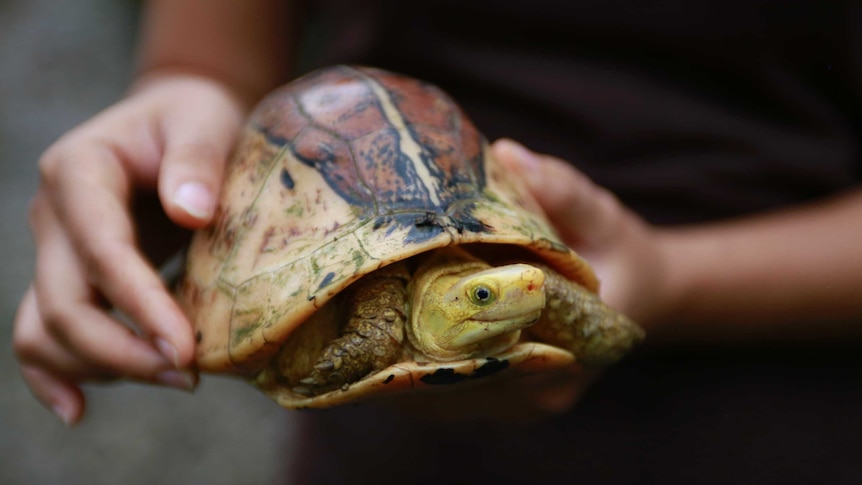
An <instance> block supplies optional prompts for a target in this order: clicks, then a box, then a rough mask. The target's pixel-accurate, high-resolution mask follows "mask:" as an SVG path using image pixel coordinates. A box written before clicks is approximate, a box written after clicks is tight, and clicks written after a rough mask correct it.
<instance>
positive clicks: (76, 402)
mask: <svg viewBox="0 0 862 485" xmlns="http://www.w3.org/2000/svg"><path fill="white" fill-rule="evenodd" d="M39 320H40V319H39V312H38V309H37V307H36V296H35V293H34V291H33V287H32V286H31V287H30V288H29V289H28V290H27V293H26V294H25V295H24V298H23V299H22V300H21V305H20V306H19V307H18V312H17V313H16V314H15V321H14V326H13V329H14V330H13V335H12V342H13V344H14V347H15V354H16V355H17V356H18V359H19V360H20V361H21V375H22V376H23V377H24V382H25V383H26V384H27V386H28V387H29V388H30V392H31V393H32V394H33V396H34V397H36V399H37V400H39V401H40V402H41V403H42V404H43V405H44V406H45V407H47V408H48V409H50V410H51V411H52V412H53V413H54V414H55V415H57V417H58V418H60V420H62V421H63V423H65V424H66V426H71V425H73V424H75V423H76V422H78V420H80V418H81V416H82V415H83V412H84V402H85V401H84V394H83V393H82V392H81V390H80V389H79V388H78V387H77V386H75V385H74V384H71V383H69V382H66V381H64V380H63V379H60V378H59V377H57V376H56V375H54V374H52V373H51V372H49V371H46V370H42V369H40V368H39V367H38V366H36V365H33V361H34V357H35V355H36V354H37V353H39V352H40V351H41V350H42V349H43V346H44V345H45V339H42V338H40V337H39V335H38V332H37V331H34V330H36V329H37V328H38V327H39V323H40V321H39ZM49 345H54V344H53V343H51V344H49ZM67 363H68V361H67Z"/></svg>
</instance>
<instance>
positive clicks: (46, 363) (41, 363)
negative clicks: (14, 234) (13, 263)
mask: <svg viewBox="0 0 862 485" xmlns="http://www.w3.org/2000/svg"><path fill="white" fill-rule="evenodd" d="M117 325H118V324H117ZM14 328H15V330H14V335H13V342H14V345H15V351H16V354H17V356H18V359H19V361H21V363H22V366H26V367H32V368H36V369H39V370H41V371H42V373H47V374H50V375H51V376H53V377H54V378H55V379H54V380H61V381H62V382H64V383H65V385H67V386H72V387H74V388H75V389H77V387H75V386H73V385H72V384H71V383H74V382H80V381H83V380H91V381H93V380H105V379H111V378H116V377H119V376H124V377H131V378H134V379H136V380H139V381H142V382H149V383H157V384H163V385H168V386H171V387H175V388H178V389H182V390H191V389H192V388H193V387H194V385H195V383H196V382H197V376H196V375H193V374H191V373H188V372H185V373H184V372H180V371H175V370H172V369H170V364H169V363H168V362H167V361H166V360H165V359H164V358H163V357H162V356H161V355H160V354H158V353H155V351H154V350H153V349H152V348H151V347H147V348H145V352H146V353H148V354H150V356H151V357H150V358H149V360H151V361H152V362H150V367H152V369H148V368H146V366H145V365H144V366H143V367H144V369H143V370H142V371H141V372H139V373H138V372H135V367H128V363H129V362H128V361H127V359H129V358H132V359H141V357H140V356H138V355H136V352H134V351H132V352H129V351H127V350H124V349H123V342H122V341H119V342H118V341H116V340H117V339H114V341H112V342H111V346H112V347H113V346H115V347H119V351H120V352H126V354H125V355H124V357H123V359H124V360H122V361H121V362H119V365H117V364H116V363H114V364H112V363H111V361H110V360H106V359H102V358H98V356H97V357H96V358H93V357H92V356H91V355H89V354H88V353H73V352H72V351H70V350H69V349H68V348H67V347H64V346H63V345H61V344H60V343H59V342H58V340H57V338H55V336H54V335H51V334H50V333H49V332H48V331H47V330H46V328H45V321H44V320H43V319H42V316H41V313H40V311H39V308H38V305H37V300H36V294H35V290H34V289H33V288H32V287H31V288H30V289H29V290H28V291H27V294H26V295H25V296H24V298H23V299H22V302H21V305H20V307H19V311H18V314H17V315H16V319H15V327H14ZM125 333H126V334H129V335H131V332H128V331H126V332H125ZM107 337H108V338H110V335H108V336H107ZM65 340H66V339H63V341H65ZM136 344H137V345H141V344H143V342H140V341H139V342H136ZM73 350H77V349H75V348H74V347H73ZM87 350H90V349H87ZM147 359H148V357H146V356H145V357H143V359H142V361H146V360H147ZM132 362H133V363H135V364H138V363H139V362H138V361H137V360H133V361H132ZM142 363H143V364H146V362H142ZM127 369H130V370H131V372H130V373H129V372H127ZM41 381H44V385H45V386H48V385H51V384H52V382H53V380H52V379H48V378H41V379H40V382H41ZM68 414H69V413H66V414H65V415H64V416H68Z"/></svg>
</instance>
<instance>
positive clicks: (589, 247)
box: [495, 141, 862, 342]
mask: <svg viewBox="0 0 862 485" xmlns="http://www.w3.org/2000/svg"><path fill="white" fill-rule="evenodd" d="M495 153H496V154H497V156H498V157H499V158H500V159H501V160H503V161H504V162H506V163H509V164H510V165H511V166H512V167H513V169H515V170H518V171H520V172H521V173H523V175H524V179H525V180H526V181H527V182H528V185H529V186H530V188H531V191H532V193H533V195H534V196H536V197H537V199H538V201H539V203H540V204H541V205H542V207H543V208H544V209H545V210H546V211H547V212H548V214H549V216H550V217H551V219H552V222H553V223H554V224H555V226H556V227H557V228H558V229H559V230H560V231H561V233H562V236H563V238H564V239H565V240H566V242H568V243H569V244H571V245H572V246H573V247H575V248H576V250H578V252H580V253H581V254H583V255H584V256H585V257H586V258H587V259H588V260H589V261H590V262H591V264H593V265H594V267H595V268H596V271H597V273H598V274H599V276H600V278H601V279H602V288H603V291H602V297H603V298H604V299H605V300H606V301H608V302H609V303H610V304H611V305H612V306H615V307H616V308H618V309H620V310H621V311H623V312H624V313H627V314H629V315H630V316H632V317H633V318H634V319H635V320H636V321H638V322H640V323H641V324H642V325H644V326H645V327H646V328H647V332H648V334H649V335H650V336H649V338H648V340H652V341H674V340H680V339H688V338H698V339H700V340H702V341H720V342H724V341H727V340H728V339H733V340H754V339H756V340H764V339H766V340H783V339H787V338H829V337H838V338H841V337H845V336H848V335H862V328H860V327H862V325H859V324H858V323H859V319H860V317H862V298H859V297H858V293H859V288H862V258H860V257H859V254H860V253H859V251H860V249H859V248H862V224H860V223H859V221H860V220H862V190H855V191H851V192H849V193H847V194H844V195H840V196H836V197H834V198H832V199H828V200H823V201H820V202H816V203H812V204H807V205H802V206H799V207H792V208H788V209H786V210H783V211H779V212H774V213H769V214H763V215H756V216H750V217H746V218H741V219H737V220H730V221H723V222H716V223H710V224H703V225H697V226H685V227H654V226H650V225H648V224H646V223H645V222H644V221H642V220H641V219H640V218H638V217H637V216H636V215H635V214H634V213H632V212H631V211H629V210H628V209H626V208H625V207H623V206H622V205H621V204H620V203H619V201H618V200H617V199H616V198H615V197H614V196H613V195H612V194H610V193H609V192H608V191H606V190H604V189H602V188H600V187H597V186H596V185H595V184H593V183H592V182H591V181H589V180H588V179H587V178H586V177H585V176H583V175H582V174H580V173H579V172H577V171H576V170H574V169H573V168H572V167H571V165H569V164H568V163H565V162H563V161H560V160H557V159H555V158H553V157H548V156H543V155H537V154H534V153H531V152H529V151H527V150H526V149H524V148H523V147H521V146H519V145H517V144H514V143H512V142H509V141H502V142H498V143H497V144H496V145H495ZM854 319H855V324H854V323H853V321H854Z"/></svg>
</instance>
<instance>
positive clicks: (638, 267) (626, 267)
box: [396, 140, 665, 422]
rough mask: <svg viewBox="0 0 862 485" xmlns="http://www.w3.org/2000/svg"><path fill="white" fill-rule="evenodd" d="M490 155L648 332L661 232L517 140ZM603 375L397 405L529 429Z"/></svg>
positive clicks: (560, 375) (488, 386) (568, 373)
mask: <svg viewBox="0 0 862 485" xmlns="http://www.w3.org/2000/svg"><path fill="white" fill-rule="evenodd" d="M491 150H492V152H493V155H494V157H495V158H496V159H497V161H499V162H500V163H503V164H505V165H506V166H507V167H508V168H509V169H510V170H511V171H513V172H514V173H516V174H517V175H518V176H519V178H521V179H523V180H524V181H525V182H526V184H527V188H528V189H529V190H530V192H531V193H532V195H533V196H534V197H535V199H536V201H537V202H538V203H539V205H540V206H541V208H542V209H543V210H544V211H545V212H546V214H547V215H548V217H549V218H550V221H551V223H552V224H553V225H554V227H555V228H556V229H557V231H558V232H559V234H560V236H561V237H562V239H563V241H564V242H565V243H566V244H568V245H569V246H571V247H572V248H574V249H575V250H576V251H577V252H578V253H579V254H580V255H581V256H582V257H584V258H585V259H586V260H587V261H588V262H589V263H590V265H591V266H592V267H593V269H594V270H595V272H596V273H597V275H598V276H599V279H600V280H601V282H602V287H601V290H602V291H601V296H602V298H603V300H604V301H605V302H606V303H608V304H609V305H611V306H612V307H614V308H615V309H617V310H618V311H621V312H623V313H625V314H626V315H628V316H630V317H631V318H632V319H634V320H635V321H637V322H638V323H640V324H641V325H643V326H646V327H650V326H651V325H653V324H654V322H656V321H657V320H658V319H660V318H661V315H662V314H663V312H664V311H665V309H664V307H663V306H664V303H663V299H662V293H661V287H662V286H663V285H662V279H663V271H664V260H663V252H662V250H661V244H660V237H661V236H660V235H659V233H658V232H657V231H656V230H654V229H653V228H651V227H650V226H649V225H647V224H646V223H645V222H644V221H643V220H641V219H640V218H639V217H637V215H635V214H634V213H632V212H631V211H629V210H628V209H627V208H625V207H624V206H623V205H622V204H621V203H620V202H619V201H618V200H617V199H616V197H614V196H613V194H611V193H610V192H608V191H607V190H605V189H603V188H601V187H598V186H596V185H595V184H593V183H592V182H591V181H590V180H589V179H588V178H587V177H586V176H584V175H583V174H582V173H580V172H578V171H577V170H576V169H575V168H574V167H572V166H571V165H570V164H568V163H566V162H564V161H562V160H559V159H556V158H554V157H551V156H547V155H540V154H536V153H533V152H531V151H529V150H527V149H526V148H525V147H523V146H522V145H520V144H518V143H516V142H514V141H511V140H498V141H497V142H495V143H494V144H493V145H492V146H491ZM601 373H602V370H601V369H598V368H588V367H583V366H580V365H578V364H573V365H571V366H568V367H565V368H562V369H557V370H554V371H549V372H543V373H539V374H531V375H523V376H517V377H515V378H503V379H500V380H497V381H494V382H488V383H482V384H477V385H476V386H474V387H471V388H467V389H465V388H458V389H457V390H454V391H453V392H450V393H423V394H419V395H417V396H406V397H404V398H401V399H398V400H397V401H396V405H397V407H398V408H399V409H402V410H406V411H408V412H413V413H416V414H419V415H421V416H424V417H432V418H434V419H442V420H461V419H471V420H475V419H480V420H481V419H484V420H492V421H507V422H529V421H533V420H536V419H541V418H543V417H547V416H553V415H555V414H560V413H563V412H565V411H567V410H568V409H570V408H571V407H572V406H573V405H574V404H575V403H576V402H577V401H578V400H579V399H580V397H581V396H582V395H583V394H584V393H585V392H586V391H587V389H588V388H589V386H590V385H591V384H592V383H593V382H594V381H595V380H596V379H597V378H598V377H599V376H600V375H601ZM510 377H511V376H510Z"/></svg>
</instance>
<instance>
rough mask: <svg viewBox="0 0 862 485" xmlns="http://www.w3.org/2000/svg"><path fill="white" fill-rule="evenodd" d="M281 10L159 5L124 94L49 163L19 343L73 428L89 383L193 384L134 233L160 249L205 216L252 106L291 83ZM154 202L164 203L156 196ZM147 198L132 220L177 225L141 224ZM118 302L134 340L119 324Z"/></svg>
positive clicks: (181, 325) (256, 0) (177, 325)
mask: <svg viewBox="0 0 862 485" xmlns="http://www.w3.org/2000/svg"><path fill="white" fill-rule="evenodd" d="M283 4H284V2H278V1H276V0H253V1H246V2H234V1H231V0H219V1H202V0H182V1H180V0H160V1H153V2H150V3H149V4H148V5H147V12H146V14H145V21H144V26H143V29H142V39H141V50H140V54H139V58H140V62H139V72H138V75H137V79H136V80H135V82H134V84H133V86H132V88H131V89H130V91H129V94H128V96H127V97H126V98H124V99H123V100H121V101H120V102H118V103H117V104H115V105H114V106H111V107H110V108H108V109H107V110H105V111H104V112H102V113H100V114H98V115H97V116H95V117H94V118H92V119H91V120H89V121H87V122H86V123H84V124H83V125H81V126H79V127H78V128H76V129H74V130H72V131H70V132H69V133H68V134H66V135H65V136H63V137H62V138H61V139H60V140H58V141H57V142H56V143H55V144H54V145H52V147H50V148H49V149H48V150H47V151H46V152H45V154H44V155H43V157H42V158H41V160H40V162H39V168H40V171H41V175H42V179H41V184H40V187H39V190H38V192H37V194H36V195H35V197H34V200H33V203H32V205H31V213H30V221H31V227H32V230H33V233H34V236H35V239H36V247H37V262H36V270H35V276H34V281H33V284H32V285H31V287H30V289H29V290H28V292H27V294H26V296H25V297H24V299H23V300H22V303H21V305H20V307H19V311H18V314H17V316H16V321H15V331H14V346H15V350H16V353H17V355H18V358H19V361H20V364H21V370H22V374H23V376H24V379H25V380H26V382H27V384H28V385H29V386H30V388H31V390H32V392H33V394H34V395H35V396H36V397H37V398H38V399H39V400H40V401H42V402H43V403H44V404H45V405H46V406H48V407H49V408H51V409H53V410H54V411H55V412H56V413H57V414H58V415H59V416H60V417H61V418H62V419H63V420H64V421H65V422H66V423H68V424H72V423H74V422H76V421H78V420H79V419H80V417H81V416H82V414H83V410H84V396H83V393H82V392H81V389H80V384H81V383H82V382H84V381H90V380H99V379H104V378H114V377H130V378H133V379H137V380H140V381H145V382H153V383H161V384H166V385H171V386H174V387H180V388H191V387H193V386H194V384H195V381H196V376H195V375H194V372H193V371H191V370H190V364H191V362H192V359H193V353H194V340H193V335H192V330H191V327H190V326H189V324H188V322H187V321H186V319H185V317H184V316H183V315H182V312H181V311H180V310H179V308H178V307H177V306H176V304H175V303H174V301H173V299H172V298H171V296H170V294H169V292H168V290H167V289H166V288H165V286H164V285H163V284H162V282H161V281H160V279H159V278H158V276H157V274H156V271H155V269H154V267H153V263H152V262H151V261H150V260H149V259H148V258H147V255H146V254H145V253H144V252H143V251H142V249H141V248H139V247H138V244H137V238H138V235H139V234H143V235H146V236H147V239H149V240H152V241H157V240H160V239H162V238H155V237H152V235H153V234H160V235H163V234H169V233H171V230H172V228H173V227H175V226H174V225H175V224H176V225H180V226H183V227H185V228H197V227H201V226H203V225H205V224H206V223H207V222H208V221H209V219H210V217H211V215H212V211H213V209H214V205H215V195H216V193H217V191H218V187H219V185H220V184H221V173H222V169H223V166H224V163H225V160H226V158H227V156H228V153H229V151H230V149H231V145H232V143H233V138H234V136H235V134H236V132H237V131H238V129H239V126H240V124H241V122H242V120H243V119H244V117H245V114H246V112H247V110H248V109H249V106H250V104H251V103H252V102H253V101H254V100H255V99H256V98H258V97H259V96H261V95H262V94H263V93H265V92H266V91H268V90H269V89H270V88H271V87H273V86H275V85H276V84H279V83H281V82H283V81H284V80H285V78H286V76H287V74H286V73H287V69H288V64H289V60H288V59H287V54H286V49H287V46H288V45H289V44H288V41H287V32H288V30H289V29H288V28H287V25H286V19H287V15H286V14H284V15H282V14H283V13H284V12H283V9H284V8H286V7H284V5H283ZM251 23H254V25H253V26H252V25H249V24H251ZM187 182H191V183H192V184H191V185H187ZM156 193H157V194H158V196H159V199H160V201H159V200H157V199H156V198H155V197H150V198H149V199H147V195H148V194H156ZM141 200H149V202H150V203H151V204H150V205H149V206H146V207H138V206H136V207H135V209H136V213H135V214H137V213H138V212H137V209H141V211H142V212H149V213H156V212H158V213H160V214H161V213H166V214H167V216H168V219H169V220H168V219H165V218H164V217H163V216H162V217H161V220H160V222H161V224H157V225H146V226H143V225H141V224H142V223H143V222H142V221H143V219H136V218H135V217H134V216H133V213H132V209H133V207H132V205H133V202H135V203H137V202H139V201H141ZM149 219H152V220H159V217H155V218H148V220H149ZM174 249H176V247H175V248H174ZM114 306H115V307H116V308H117V309H118V310H120V311H121V312H123V313H124V314H126V315H128V316H129V317H130V318H131V320H132V321H133V322H134V324H135V326H136V329H137V332H129V331H128V329H127V328H126V327H125V326H124V325H123V324H121V323H120V322H118V321H117V320H116V319H115V318H114V317H113V316H112V314H111V313H110V308H111V307H114Z"/></svg>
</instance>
